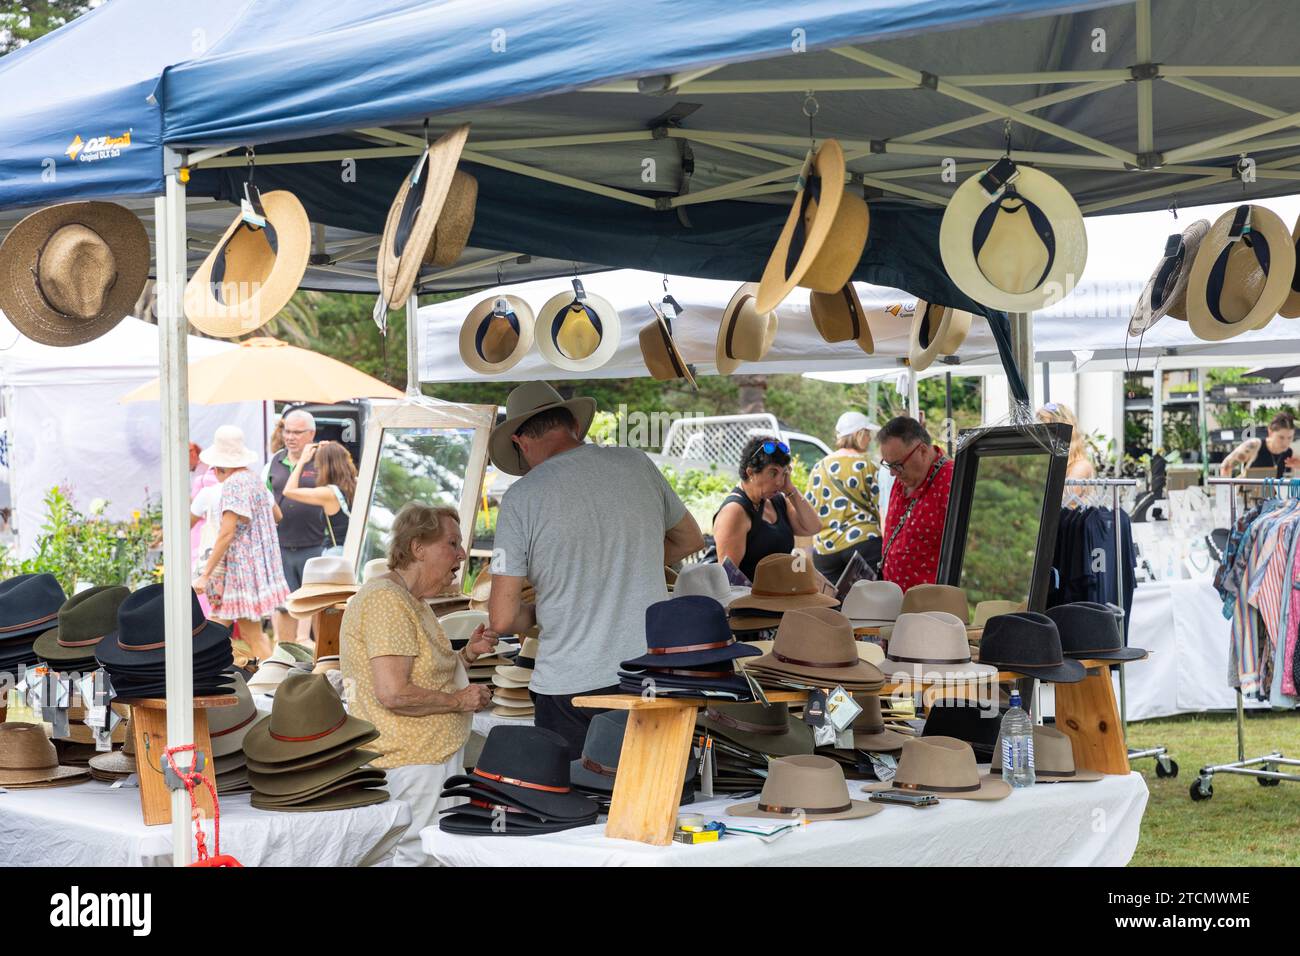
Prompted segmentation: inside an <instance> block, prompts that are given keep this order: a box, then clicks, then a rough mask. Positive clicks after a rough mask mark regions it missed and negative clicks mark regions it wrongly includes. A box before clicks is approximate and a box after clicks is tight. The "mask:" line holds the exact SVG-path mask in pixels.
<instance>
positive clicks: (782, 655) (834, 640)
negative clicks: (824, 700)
mask: <svg viewBox="0 0 1300 956" xmlns="http://www.w3.org/2000/svg"><path fill="white" fill-rule="evenodd" d="M858 644H859V642H858V641H857V640H855V639H854V637H853V622H852V621H850V620H849V619H848V618H847V617H845V616H844V615H843V614H841V613H840V612H839V611H833V610H831V609H830V608H825V607H814V608H803V609H799V610H794V611H787V612H786V613H785V615H784V616H783V617H782V618H781V624H780V626H779V627H778V628H777V630H776V638H775V640H774V641H773V642H772V650H771V652H770V653H768V654H765V655H763V656H762V657H760V658H758V659H757V660H754V661H751V662H750V663H749V665H748V667H749V670H751V671H754V672H758V673H759V674H760V675H761V676H764V677H784V678H789V679H791V680H794V681H798V682H800V683H808V684H814V685H819V686H821V685H824V686H827V687H834V686H835V685H837V684H839V685H841V686H844V687H850V686H851V687H853V688H854V689H862V690H878V689H879V688H880V686H881V685H882V684H884V682H885V678H884V675H883V674H881V672H880V668H878V667H876V666H875V665H874V664H868V663H867V662H866V661H864V660H862V658H861V657H860V656H859V655H858Z"/></svg>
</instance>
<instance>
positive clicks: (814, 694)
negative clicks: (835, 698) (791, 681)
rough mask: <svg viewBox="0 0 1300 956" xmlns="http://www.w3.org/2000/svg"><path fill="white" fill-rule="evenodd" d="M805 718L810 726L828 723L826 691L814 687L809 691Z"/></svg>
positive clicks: (820, 725) (804, 709) (804, 713)
mask: <svg viewBox="0 0 1300 956" xmlns="http://www.w3.org/2000/svg"><path fill="white" fill-rule="evenodd" d="M803 719H804V723H806V724H807V725H808V726H809V727H822V726H825V724H826V691H824V690H821V689H820V688H813V689H812V690H810V691H808V703H806V704H804V708H803Z"/></svg>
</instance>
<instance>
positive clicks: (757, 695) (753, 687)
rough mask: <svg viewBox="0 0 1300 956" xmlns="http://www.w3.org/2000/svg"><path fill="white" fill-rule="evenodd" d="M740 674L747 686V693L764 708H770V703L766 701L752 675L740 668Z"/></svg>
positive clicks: (765, 696) (765, 695) (760, 687)
mask: <svg viewBox="0 0 1300 956" xmlns="http://www.w3.org/2000/svg"><path fill="white" fill-rule="evenodd" d="M740 673H741V675H742V676H743V677H744V678H745V683H747V684H748V685H749V691H750V693H751V694H753V695H754V700H756V701H758V702H759V703H760V704H762V705H763V706H764V707H771V706H772V702H771V701H769V700H768V699H767V694H765V693H763V688H762V686H761V685H760V684H759V683H758V680H757V679H756V678H755V677H754V675H753V674H751V673H750V672H749V671H748V670H746V669H744V668H741V671H740Z"/></svg>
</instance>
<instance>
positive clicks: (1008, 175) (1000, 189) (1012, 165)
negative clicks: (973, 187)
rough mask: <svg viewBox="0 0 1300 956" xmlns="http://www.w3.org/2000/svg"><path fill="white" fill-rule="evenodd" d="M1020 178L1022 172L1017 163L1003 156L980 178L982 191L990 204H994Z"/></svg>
mask: <svg viewBox="0 0 1300 956" xmlns="http://www.w3.org/2000/svg"><path fill="white" fill-rule="evenodd" d="M1019 177H1020V170H1019V168H1017V166H1016V161H1015V160H1014V159H1012V158H1011V157H1010V156H1003V157H1002V158H1001V159H999V160H998V161H997V162H996V163H994V164H993V165H992V166H990V167H989V168H988V169H986V170H985V171H984V174H983V175H982V176H980V178H979V184H980V189H982V190H983V191H984V195H985V196H987V197H988V198H989V202H993V201H994V200H995V199H997V198H998V197H1000V196H1001V195H1002V194H1003V193H1004V192H1006V190H1007V187H1008V186H1010V185H1011V184H1012V183H1014V182H1015V181H1016V180H1017V179H1018V178H1019Z"/></svg>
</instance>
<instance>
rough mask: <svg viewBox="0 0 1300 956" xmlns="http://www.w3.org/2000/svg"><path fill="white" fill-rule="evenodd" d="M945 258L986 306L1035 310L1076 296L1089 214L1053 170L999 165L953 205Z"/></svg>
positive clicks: (943, 231)
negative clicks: (1052, 174) (1081, 207)
mask: <svg viewBox="0 0 1300 956" xmlns="http://www.w3.org/2000/svg"><path fill="white" fill-rule="evenodd" d="M939 254H940V256H941V257H942V259H943V266H944V269H945V270H946V271H947V273H948V276H949V277H950V278H951V279H952V281H953V282H955V283H956V284H957V288H959V289H961V291H962V292H965V293H966V294H967V295H968V296H970V297H971V298H972V299H974V300H975V301H976V302H978V303H980V304H981V305H987V306H992V307H993V308H995V309H1004V310H1007V311H1012V312H1032V311H1034V310H1036V309H1042V308H1044V307H1046V306H1047V305H1050V304H1051V303H1052V302H1055V301H1059V300H1060V299H1063V298H1064V297H1065V296H1067V295H1069V294H1070V293H1071V292H1072V291H1074V286H1075V284H1076V283H1077V282H1078V281H1079V280H1080V279H1081V278H1082V277H1083V267H1084V265H1085V264H1086V263H1087V261H1088V236H1087V233H1086V232H1085V231H1084V227H1083V214H1082V213H1080V212H1079V206H1078V204H1077V203H1076V202H1075V201H1074V198H1073V197H1072V196H1071V195H1070V193H1069V191H1068V190H1067V189H1066V188H1065V187H1064V186H1062V185H1061V184H1060V183H1059V182H1057V181H1056V180H1055V179H1053V178H1052V177H1051V176H1049V175H1047V173H1045V172H1043V171H1042V170H1039V169H1034V168H1033V167H1031V166H1017V165H1016V164H1014V163H1010V164H1009V166H1008V161H1007V160H1000V161H999V162H998V163H995V164H994V165H993V166H990V167H989V168H988V169H987V170H985V171H984V173H983V174H981V175H978V176H971V177H970V178H969V179H967V180H966V181H965V182H964V183H962V184H961V185H960V186H958V187H957V190H956V191H955V192H954V193H953V194H952V198H951V199H950V200H948V208H947V209H946V210H945V211H944V214H943V221H942V222H941V223H940V226H939Z"/></svg>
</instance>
